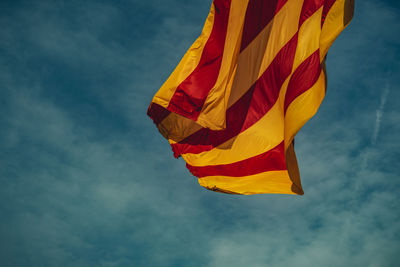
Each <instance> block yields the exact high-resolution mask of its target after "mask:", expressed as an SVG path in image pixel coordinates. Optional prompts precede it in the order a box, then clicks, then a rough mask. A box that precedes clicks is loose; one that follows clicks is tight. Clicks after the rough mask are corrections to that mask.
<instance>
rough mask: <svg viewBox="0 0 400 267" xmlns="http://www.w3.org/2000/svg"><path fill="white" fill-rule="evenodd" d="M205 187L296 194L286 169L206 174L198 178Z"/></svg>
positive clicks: (235, 190) (249, 192)
mask: <svg viewBox="0 0 400 267" xmlns="http://www.w3.org/2000/svg"><path fill="white" fill-rule="evenodd" d="M198 180H199V184H200V185H201V186H203V187H205V188H207V189H210V190H216V191H217V189H222V191H230V192H232V193H237V194H242V195H252V194H265V193H271V194H292V195H293V194H296V193H295V192H293V190H292V185H293V183H292V181H291V180H290V177H289V175H288V172H287V171H269V172H263V173H259V174H255V175H250V176H242V177H228V176H207V177H203V178H200V179H198Z"/></svg>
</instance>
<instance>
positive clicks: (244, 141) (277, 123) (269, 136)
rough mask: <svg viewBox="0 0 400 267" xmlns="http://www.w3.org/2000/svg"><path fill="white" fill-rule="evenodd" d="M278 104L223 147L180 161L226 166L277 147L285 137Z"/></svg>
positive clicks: (281, 112) (281, 111) (188, 154)
mask: <svg viewBox="0 0 400 267" xmlns="http://www.w3.org/2000/svg"><path fill="white" fill-rule="evenodd" d="M285 86H287V82H286V83H285ZM280 102H281V101H279V100H278V101H277V102H276V103H275V105H274V106H273V107H272V108H271V109H270V110H269V111H268V112H267V114H265V115H264V116H263V117H262V118H261V119H260V120H258V121H257V122H256V123H255V124H253V125H252V126H251V127H249V128H248V129H246V130H245V131H243V132H241V133H240V134H238V135H237V136H235V137H233V138H231V139H230V140H228V141H226V142H225V143H223V144H221V145H219V146H218V147H216V148H214V149H212V150H210V151H205V152H202V153H199V154H191V153H187V154H182V158H183V159H184V160H185V161H186V162H187V163H188V164H190V165H192V166H207V165H219V164H229V163H233V162H237V161H241V160H245V159H247V158H251V157H254V156H257V155H259V154H262V153H264V152H266V151H268V150H270V149H272V148H274V147H276V146H277V145H278V144H280V143H281V142H282V141H283V137H284V115H283V109H282V107H281V105H280Z"/></svg>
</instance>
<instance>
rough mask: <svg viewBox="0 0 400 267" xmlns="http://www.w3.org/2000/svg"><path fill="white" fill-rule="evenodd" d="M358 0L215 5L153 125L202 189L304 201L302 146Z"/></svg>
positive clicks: (160, 95) (248, 0) (153, 108)
mask: <svg viewBox="0 0 400 267" xmlns="http://www.w3.org/2000/svg"><path fill="white" fill-rule="evenodd" d="M353 8H354V1H352V0H214V1H213V3H212V6H211V10H210V13H209V15H208V17H207V20H206V23H205V25H204V28H203V31H202V33H201V35H200V36H199V38H198V39H197V40H196V41H195V42H194V43H193V45H192V46H191V47H190V48H189V50H188V51H187V52H186V54H185V55H184V57H183V58H182V60H181V62H180V63H179V64H178V66H177V67H176V69H175V70H174V72H173V73H172V74H171V76H170V77H169V78H168V80H167V81H166V82H165V83H164V84H163V86H162V87H161V88H160V90H159V91H158V92H157V93H156V95H155V96H154V98H153V100H152V102H151V104H150V106H149V109H148V112H147V113H148V115H149V116H150V117H151V118H152V119H153V121H154V123H155V124H156V125H157V127H158V129H159V131H160V132H161V134H162V135H163V136H164V137H165V138H166V139H168V141H169V142H170V144H171V146H172V150H173V152H174V156H175V157H179V156H182V157H183V159H184V160H185V161H186V163H187V168H188V169H189V171H190V172H191V173H192V174H193V175H195V176H196V177H198V180H199V183H200V185H202V186H203V187H205V188H207V189H210V190H213V191H218V192H223V193H231V194H260V193H285V194H303V189H302V186H301V183H300V176H299V171H298V166H297V161H296V156H295V153H294V145H293V141H294V136H295V135H296V133H297V132H298V131H299V129H300V128H301V127H302V126H303V125H304V124H305V123H306V122H307V121H308V120H309V119H310V118H311V117H312V116H313V115H314V114H315V113H316V112H317V109H318V107H319V105H320V104H321V102H322V100H323V98H324V96H325V89H326V72H325V68H324V64H325V63H324V59H325V56H326V53H327V51H328V49H329V47H330V46H331V44H332V43H333V41H334V40H335V39H336V37H337V36H338V35H339V34H340V32H341V31H342V30H343V29H344V28H345V27H346V26H347V25H348V23H349V22H350V20H351V18H352V15H353Z"/></svg>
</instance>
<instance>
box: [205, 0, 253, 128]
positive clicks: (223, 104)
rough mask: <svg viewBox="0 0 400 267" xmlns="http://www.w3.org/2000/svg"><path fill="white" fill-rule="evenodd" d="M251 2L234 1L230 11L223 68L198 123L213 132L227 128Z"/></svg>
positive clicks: (243, 0)
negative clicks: (231, 85)
mask: <svg viewBox="0 0 400 267" xmlns="http://www.w3.org/2000/svg"><path fill="white" fill-rule="evenodd" d="M248 1H249V0H233V1H232V2H231V7H230V11H229V20H228V28H227V33H226V39H225V40H226V41H225V46H224V52H223V55H222V62H221V68H220V70H219V73H218V79H217V81H216V83H215V86H214V87H213V88H212V89H211V91H210V92H209V94H208V96H207V99H206V101H205V102H204V105H203V109H202V111H201V113H200V115H199V117H198V118H197V123H198V124H200V125H202V126H203V127H207V128H210V129H213V130H221V129H224V128H225V110H226V108H227V103H228V98H229V95H230V91H231V87H230V86H228V85H229V83H230V81H231V80H232V78H233V74H234V69H235V65H236V60H237V57H238V54H239V52H240V45H241V39H242V38H241V37H242V31H243V24H244V19H245V15H246V8H247V3H248Z"/></svg>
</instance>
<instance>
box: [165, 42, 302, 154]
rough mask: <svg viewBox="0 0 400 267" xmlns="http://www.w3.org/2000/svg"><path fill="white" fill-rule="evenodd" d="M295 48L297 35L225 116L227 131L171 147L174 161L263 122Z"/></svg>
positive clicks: (203, 131) (202, 132) (204, 131)
mask: <svg viewBox="0 0 400 267" xmlns="http://www.w3.org/2000/svg"><path fill="white" fill-rule="evenodd" d="M296 46H297V34H296V35H295V36H294V37H293V38H292V39H291V40H290V41H289V42H288V43H287V44H286V45H285V46H284V47H283V48H282V49H281V50H280V51H279V53H278V54H277V55H276V57H275V58H274V60H273V61H272V62H271V64H270V65H269V66H268V68H267V69H266V70H265V72H264V73H263V74H262V76H261V77H260V78H259V79H258V80H257V81H256V83H255V84H253V86H252V87H251V88H250V89H249V90H248V91H247V93H246V94H244V95H243V96H242V97H241V98H240V99H239V100H238V101H237V102H236V103H235V104H234V105H232V106H231V107H230V108H229V109H228V110H227V112H226V120H227V121H226V128H225V129H224V130H220V131H214V130H210V129H206V128H202V129H201V130H199V131H197V132H195V133H194V134H192V135H190V136H188V137H187V138H185V139H184V140H182V141H180V142H179V143H175V144H172V145H171V146H172V150H173V151H174V155H175V157H178V156H179V155H180V154H184V153H194V154H198V153H201V152H203V151H208V150H211V149H213V148H214V147H216V146H218V145H220V144H222V143H224V142H226V141H228V140H229V139H231V138H232V137H234V136H236V135H238V134H239V133H241V132H243V131H244V130H246V129H247V128H249V127H250V126H252V125H253V124H254V123H256V122H257V121H258V120H259V119H260V118H262V117H263V116H264V115H265V114H266V113H267V112H268V111H269V110H270V109H271V107H272V106H273V105H274V104H275V102H276V100H277V99H278V96H279V91H280V88H281V87H282V84H283V82H284V81H285V80H286V78H287V77H288V76H289V75H290V73H291V70H292V65H293V60H294V55H295V52H296Z"/></svg>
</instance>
